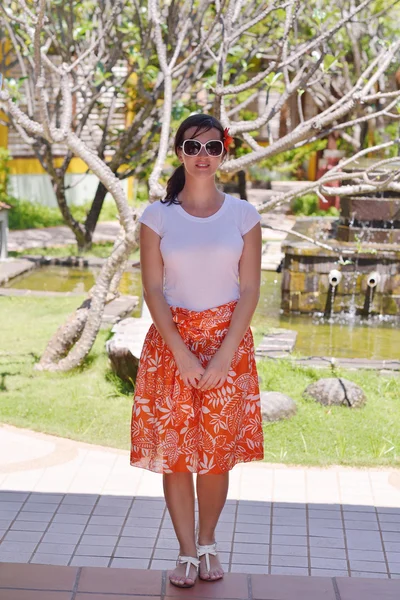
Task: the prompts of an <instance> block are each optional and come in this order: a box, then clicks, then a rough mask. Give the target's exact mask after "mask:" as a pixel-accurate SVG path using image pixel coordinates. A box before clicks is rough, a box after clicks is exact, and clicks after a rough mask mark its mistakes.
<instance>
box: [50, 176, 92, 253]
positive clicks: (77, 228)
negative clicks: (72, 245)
mask: <svg viewBox="0 0 400 600" xmlns="http://www.w3.org/2000/svg"><path fill="white" fill-rule="evenodd" d="M52 181H53V188H54V192H55V195H56V198H57V204H58V206H59V209H60V211H61V214H62V216H63V219H64V221H65V224H66V225H67V226H68V227H69V228H70V229H71V231H72V232H73V234H74V235H75V238H76V243H77V244H78V250H79V251H82V250H85V249H86V240H85V230H84V228H83V226H82V225H81V223H79V221H76V220H75V219H74V217H73V216H72V214H71V211H70V209H69V206H68V204H67V200H66V197H65V182H64V173H57V175H56V176H55V177H54V176H53V177H52Z"/></svg>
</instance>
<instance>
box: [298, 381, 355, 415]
mask: <svg viewBox="0 0 400 600" xmlns="http://www.w3.org/2000/svg"><path fill="white" fill-rule="evenodd" d="M303 396H304V397H307V396H311V398H314V400H316V401H317V402H319V403H320V404H323V405H324V406H348V407H349V408H360V407H361V406H363V405H364V404H365V402H366V401H367V398H366V397H365V394H364V392H363V390H362V389H361V388H360V387H359V386H358V385H356V384H355V383H353V382H352V381H349V380H348V379H343V378H342V377H328V378H324V379H319V380H318V381H316V382H315V383H311V384H310V385H309V386H308V387H307V388H306V389H305V390H304V393H303Z"/></svg>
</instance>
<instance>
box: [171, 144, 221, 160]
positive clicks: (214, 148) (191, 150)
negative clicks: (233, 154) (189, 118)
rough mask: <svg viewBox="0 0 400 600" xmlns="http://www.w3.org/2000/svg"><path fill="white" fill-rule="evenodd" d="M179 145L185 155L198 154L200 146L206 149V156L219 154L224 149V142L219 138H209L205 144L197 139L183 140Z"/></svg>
mask: <svg viewBox="0 0 400 600" xmlns="http://www.w3.org/2000/svg"><path fill="white" fill-rule="evenodd" d="M180 147H181V148H182V150H183V154H185V155H186V156H197V155H198V154H200V152H201V149H202V148H205V149H206V152H207V154H208V156H214V157H215V156H221V154H222V153H223V151H224V144H223V142H222V141H221V140H210V141H209V142H206V143H205V144H202V143H201V142H199V141H198V140H185V141H184V142H183V144H182V146H180Z"/></svg>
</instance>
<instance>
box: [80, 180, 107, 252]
mask: <svg viewBox="0 0 400 600" xmlns="http://www.w3.org/2000/svg"><path fill="white" fill-rule="evenodd" d="M106 195H107V189H106V187H105V186H104V185H103V183H102V182H101V181H99V184H98V186H97V189H96V194H95V196H94V200H93V203H92V206H91V207H90V211H89V213H88V215H87V217H86V221H85V244H86V248H88V249H89V248H91V246H92V243H93V233H94V230H95V229H96V225H97V221H98V220H99V217H100V213H101V209H102V208H103V204H104V198H105V197H106Z"/></svg>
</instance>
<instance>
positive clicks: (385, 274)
mask: <svg viewBox="0 0 400 600" xmlns="http://www.w3.org/2000/svg"><path fill="white" fill-rule="evenodd" d="M302 221H303V227H302V231H303V232H304V221H306V219H303V220H302ZM313 224H315V220H312V219H310V226H311V225H313ZM327 241H331V240H327ZM337 245H340V242H338V244H337ZM341 245H342V248H343V251H344V257H345V258H346V252H348V251H349V250H354V249H355V248H354V245H353V244H349V243H346V242H344V243H343V242H342V244H341ZM369 246H370V247H369V248H368V251H367V252H363V251H357V252H356V253H355V254H348V255H347V257H348V258H349V259H351V260H352V263H351V264H347V265H342V266H341V265H340V264H338V255H337V254H336V253H331V252H329V251H328V250H323V249H321V248H318V247H316V246H314V245H312V244H309V243H308V242H298V241H295V239H294V237H292V238H291V239H289V240H288V241H287V242H286V244H285V245H284V246H283V248H282V250H283V252H284V253H285V258H284V265H283V277H282V303H281V307H282V309H283V311H284V312H285V313H290V312H300V313H324V312H325V311H326V308H327V306H328V304H329V301H330V295H332V288H331V286H330V284H329V280H328V277H329V273H330V271H332V270H333V269H337V270H338V271H340V272H341V274H342V279H341V281H340V283H339V285H338V286H337V288H336V289H335V291H334V298H333V303H332V312H333V313H340V312H354V313H361V314H363V311H364V308H365V301H366V296H367V294H369V293H371V290H370V288H369V287H368V285H367V279H368V276H369V275H370V274H371V273H373V272H374V271H375V272H378V273H379V274H380V281H379V283H378V285H377V286H376V287H375V288H374V290H373V293H372V294H371V296H372V297H370V301H371V302H370V307H369V312H370V313H372V314H373V313H375V314H385V315H397V316H399V315H400V247H399V246H398V245H397V246H395V245H393V246H392V248H390V249H387V248H379V247H378V245H376V247H375V248H373V247H372V246H375V244H374V245H372V244H370V245H369ZM331 298H332V296H331Z"/></svg>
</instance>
